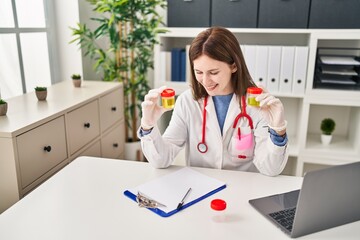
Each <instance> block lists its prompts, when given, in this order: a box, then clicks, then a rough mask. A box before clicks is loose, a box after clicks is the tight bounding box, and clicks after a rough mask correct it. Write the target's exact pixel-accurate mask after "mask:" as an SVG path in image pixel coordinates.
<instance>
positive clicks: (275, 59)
mask: <svg viewBox="0 0 360 240" xmlns="http://www.w3.org/2000/svg"><path fill="white" fill-rule="evenodd" d="M280 64H281V47H280V46H270V47H269V61H268V77H267V83H266V88H267V89H268V90H269V92H278V91H279V77H280Z"/></svg>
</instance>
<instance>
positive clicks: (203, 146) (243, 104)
mask: <svg viewBox="0 0 360 240" xmlns="http://www.w3.org/2000/svg"><path fill="white" fill-rule="evenodd" d="M207 102H208V96H206V97H205V99H204V109H203V122H202V138H201V142H199V143H198V145H197V149H198V151H199V152H201V153H206V152H207V150H208V149H209V148H208V146H207V144H206V142H205V128H206V110H205V108H206V106H207ZM242 117H244V118H246V119H247V120H248V121H249V126H250V128H251V129H254V127H253V121H252V119H251V117H250V116H249V115H248V114H247V113H246V101H245V96H241V113H239V114H238V115H237V116H236V118H235V120H234V124H233V128H236V126H237V124H238V121H239V119H240V118H242ZM238 135H239V138H240V128H238Z"/></svg>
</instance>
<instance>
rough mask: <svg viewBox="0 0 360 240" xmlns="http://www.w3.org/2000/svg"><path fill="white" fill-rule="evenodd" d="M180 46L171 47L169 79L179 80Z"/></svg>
mask: <svg viewBox="0 0 360 240" xmlns="http://www.w3.org/2000/svg"><path fill="white" fill-rule="evenodd" d="M181 50H182V49H181V48H172V49H171V81H175V82H179V81H180V53H181Z"/></svg>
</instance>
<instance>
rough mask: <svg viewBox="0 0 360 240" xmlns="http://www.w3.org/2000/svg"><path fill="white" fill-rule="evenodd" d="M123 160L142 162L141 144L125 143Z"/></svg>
mask: <svg viewBox="0 0 360 240" xmlns="http://www.w3.org/2000/svg"><path fill="white" fill-rule="evenodd" d="M125 160H132V161H143V160H144V156H143V153H142V150H141V142H140V141H136V142H125Z"/></svg>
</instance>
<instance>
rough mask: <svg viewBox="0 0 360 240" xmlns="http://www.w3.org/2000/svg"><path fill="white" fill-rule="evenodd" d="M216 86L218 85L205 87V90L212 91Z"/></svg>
mask: <svg viewBox="0 0 360 240" xmlns="http://www.w3.org/2000/svg"><path fill="white" fill-rule="evenodd" d="M217 86H218V84H215V85H211V86H205V89H206V90H207V91H210V92H211V91H214V90H215V88H216V87H217Z"/></svg>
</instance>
